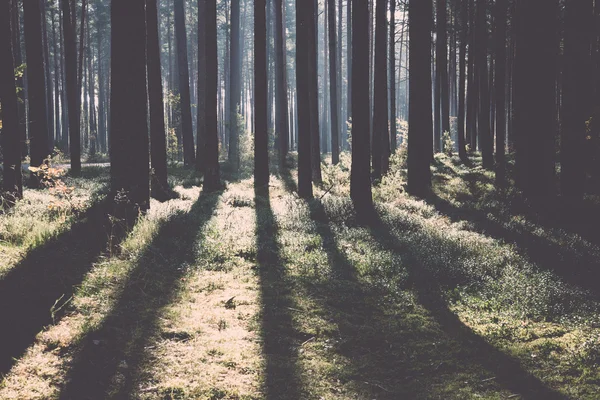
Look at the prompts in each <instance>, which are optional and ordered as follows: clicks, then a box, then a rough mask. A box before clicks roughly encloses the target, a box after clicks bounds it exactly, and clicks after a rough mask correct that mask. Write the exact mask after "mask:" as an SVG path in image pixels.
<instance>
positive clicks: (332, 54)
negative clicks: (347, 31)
mask: <svg viewBox="0 0 600 400" xmlns="http://www.w3.org/2000/svg"><path fill="white" fill-rule="evenodd" d="M327 6H328V12H329V15H328V17H329V85H330V90H331V96H330V101H331V104H330V106H331V162H332V163H333V164H334V165H335V164H337V163H339V162H340V143H339V134H340V128H339V122H338V118H339V115H338V110H339V109H338V98H339V94H338V90H339V88H338V77H337V74H338V70H337V69H338V65H337V61H338V60H337V48H336V43H337V38H336V32H335V30H336V23H335V0H327Z"/></svg>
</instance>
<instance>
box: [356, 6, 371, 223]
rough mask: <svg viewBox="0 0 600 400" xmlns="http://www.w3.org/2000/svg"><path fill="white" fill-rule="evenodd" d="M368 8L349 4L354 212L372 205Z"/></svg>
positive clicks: (364, 209)
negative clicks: (350, 9) (350, 19)
mask: <svg viewBox="0 0 600 400" xmlns="http://www.w3.org/2000/svg"><path fill="white" fill-rule="evenodd" d="M369 86H370V85H369V8H368V4H367V0H354V1H352V87H351V90H352V96H353V101H352V170H351V171H350V197H351V198H352V202H353V203H354V207H355V209H356V210H357V212H362V211H366V210H368V209H370V208H371V207H372V206H373V196H372V194H371V165H370V162H369V161H370V160H369V156H370V154H371V152H370V148H371V146H370V135H369V124H370V118H369V115H370V110H369V108H368V107H365V102H367V101H368V99H369Z"/></svg>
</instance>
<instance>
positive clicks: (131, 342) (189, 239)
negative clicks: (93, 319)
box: [60, 192, 220, 400]
mask: <svg viewBox="0 0 600 400" xmlns="http://www.w3.org/2000/svg"><path fill="white" fill-rule="evenodd" d="M219 193H220V192H216V193H211V194H206V195H205V194H204V193H202V194H201V195H200V198H199V199H198V200H197V201H196V203H194V205H193V206H192V209H191V210H190V212H188V213H183V212H181V213H177V214H175V215H174V216H172V217H171V218H170V219H169V220H167V221H166V222H164V223H163V224H162V225H161V226H160V227H159V229H158V233H157V234H156V236H155V237H154V239H153V240H152V242H151V243H150V244H149V245H148V246H147V247H146V248H145V250H144V251H143V252H142V254H141V255H140V256H139V258H138V260H137V263H136V265H135V266H134V267H133V269H132V271H131V272H130V273H129V274H128V278H127V282H126V283H125V285H124V287H123V288H122V292H121V293H120V297H119V298H118V300H117V301H116V304H115V305H114V307H112V309H111V311H110V314H109V315H108V316H107V317H106V318H105V319H104V320H103V322H102V323H101V325H100V326H99V327H98V328H97V329H94V330H93V331H91V332H89V333H87V334H86V336H85V337H84V338H83V339H82V340H81V342H80V343H79V349H78V352H77V354H76V356H75V360H74V362H73V364H72V365H71V368H70V370H69V373H68V376H67V378H66V384H65V386H64V387H63V389H62V391H61V394H60V398H61V399H69V400H71V399H73V400H75V399H77V400H79V399H104V398H108V397H110V398H132V397H133V393H134V392H135V390H137V388H136V387H135V384H136V383H138V382H137V380H138V379H139V376H140V375H141V374H142V371H141V369H142V366H143V362H144V355H145V348H146V346H147V345H148V343H149V342H150V341H151V340H152V339H153V338H154V337H155V336H156V335H157V334H158V330H159V324H158V320H159V317H160V315H161V312H162V308H163V307H164V306H166V305H168V304H169V303H171V302H172V301H173V298H174V296H175V295H176V293H177V291H178V287H179V285H180V282H181V278H182V277H183V276H184V275H185V274H186V272H187V269H188V267H190V266H192V265H193V263H194V260H195V255H196V252H195V246H196V243H197V240H198V237H197V234H198V232H200V231H201V229H202V227H203V226H204V225H205V224H206V223H207V222H208V221H209V220H210V218H211V217H212V215H213V211H214V209H215V208H216V206H217V203H218V199H219Z"/></svg>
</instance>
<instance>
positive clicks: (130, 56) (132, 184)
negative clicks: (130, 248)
mask: <svg viewBox="0 0 600 400" xmlns="http://www.w3.org/2000/svg"><path fill="white" fill-rule="evenodd" d="M144 6H145V0H128V1H114V2H113V3H112V5H111V22H112V41H111V51H112V54H111V96H110V102H111V117H110V132H111V140H110V164H111V165H110V172H111V190H112V195H113V196H114V198H115V201H116V202H117V210H118V213H117V214H118V216H120V217H124V218H125V219H126V221H127V223H128V224H131V223H132V222H133V221H134V218H135V217H136V214H137V212H144V211H146V210H147V209H148V208H149V207H150V176H149V165H148V164H149V162H150V160H149V149H148V122H147V118H148V108H147V106H148V100H147V93H146V12H145V7H144ZM123 196H125V197H126V199H124V198H123Z"/></svg>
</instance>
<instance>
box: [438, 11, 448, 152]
mask: <svg viewBox="0 0 600 400" xmlns="http://www.w3.org/2000/svg"><path fill="white" fill-rule="evenodd" d="M436 59H437V62H436V76H437V77H438V82H439V95H440V96H441V98H440V104H441V128H442V130H441V132H442V133H443V132H448V133H450V94H449V84H448V35H447V23H446V0H437V39H436ZM439 134H440V132H439V131H438V132H437V135H439ZM437 140H439V137H438V139H437ZM438 146H439V149H441V150H444V149H442V148H441V146H440V143H439V142H437V141H436V144H435V147H436V148H438Z"/></svg>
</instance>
